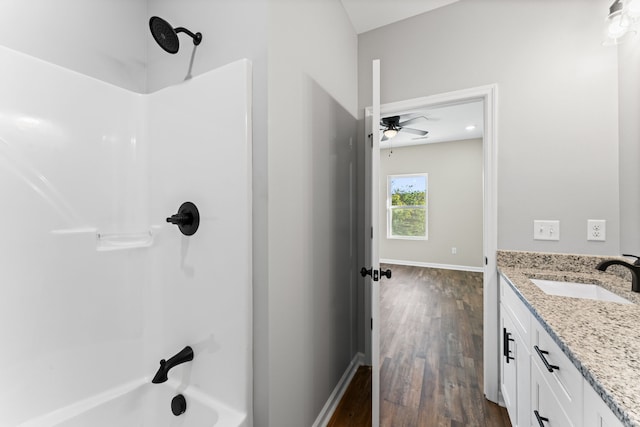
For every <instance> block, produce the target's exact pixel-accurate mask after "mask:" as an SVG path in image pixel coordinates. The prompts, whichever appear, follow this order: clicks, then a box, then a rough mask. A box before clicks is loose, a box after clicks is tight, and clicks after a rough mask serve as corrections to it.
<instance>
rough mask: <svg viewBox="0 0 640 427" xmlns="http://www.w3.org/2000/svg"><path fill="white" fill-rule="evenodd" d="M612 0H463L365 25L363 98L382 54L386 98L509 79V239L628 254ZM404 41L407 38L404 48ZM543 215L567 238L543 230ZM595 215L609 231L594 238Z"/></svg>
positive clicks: (502, 96)
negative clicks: (607, 29) (548, 236)
mask: <svg viewBox="0 0 640 427" xmlns="http://www.w3.org/2000/svg"><path fill="white" fill-rule="evenodd" d="M609 5H610V2H608V1H602V0H598V1H593V2H584V1H580V0H563V1H559V2H554V4H553V7H552V8H550V6H549V5H548V4H547V3H545V2H541V1H537V0H525V1H518V2H506V1H499V0H461V1H459V2H457V3H454V4H451V5H448V6H445V7H442V8H439V9H437V10H434V11H432V12H429V13H426V14H423V15H419V16H417V17H414V18H410V19H407V20H404V21H402V22H399V23H395V24H392V25H389V26H386V27H383V28H380V29H377V30H373V31H370V32H367V33H364V34H361V35H360V36H359V38H358V45H359V70H360V71H359V107H361V108H364V107H365V106H367V105H368V104H370V102H371V89H370V86H371V73H370V71H369V70H370V63H371V60H372V59H374V58H379V59H380V60H381V78H382V83H381V86H382V87H381V93H382V102H383V103H386V102H392V101H400V100H405V99H411V98H416V97H420V96H427V95H431V94H438V93H443V92H447V91H452V90H458V89H464V88H469V87H474V86H480V85H485V84H492V83H497V84H498V204H499V206H498V218H499V222H498V247H499V248H500V249H520V250H538V251H549V252H569V253H595V254H617V253H619V248H620V232H619V227H620V220H619V217H620V209H619V197H618V143H617V141H618V114H617V111H618V74H617V58H616V51H615V49H613V50H612V49H608V48H605V47H603V46H602V45H601V35H602V22H603V19H604V17H605V14H606V12H607V8H608V7H609ZM399 46H402V48H398V47H399ZM534 219H557V220H560V234H561V240H560V241H559V242H543V241H534V240H533V220H534ZM587 219H605V220H607V241H606V242H588V241H587V240H586V227H587Z"/></svg>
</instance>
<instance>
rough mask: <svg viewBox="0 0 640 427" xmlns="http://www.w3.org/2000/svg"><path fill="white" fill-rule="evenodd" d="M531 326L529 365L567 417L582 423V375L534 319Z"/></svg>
mask: <svg viewBox="0 0 640 427" xmlns="http://www.w3.org/2000/svg"><path fill="white" fill-rule="evenodd" d="M532 323H533V324H534V326H533V341H532V348H531V358H532V359H533V365H535V366H536V367H537V368H538V369H539V370H540V372H541V373H542V374H543V376H544V378H545V379H546V381H547V383H548V384H549V387H550V389H551V390H552V391H553V394H554V395H555V396H556V398H557V399H558V404H559V405H560V406H561V407H562V408H563V409H564V411H565V412H566V414H567V416H568V417H569V418H570V419H571V420H574V421H575V420H580V419H582V382H583V379H582V375H581V374H580V372H579V371H578V369H576V367H575V366H573V363H571V361H570V360H569V358H568V357H567V356H566V355H565V354H564V353H563V352H562V350H560V347H559V346H558V345H557V344H556V343H555V341H553V339H551V336H549V334H548V333H547V331H545V330H544V329H543V328H542V325H541V324H540V323H539V322H538V321H537V320H535V319H534V320H533V321H532ZM545 360H546V362H547V363H546V364H545ZM532 370H533V367H532ZM534 425H535V424H534ZM577 425H580V423H577Z"/></svg>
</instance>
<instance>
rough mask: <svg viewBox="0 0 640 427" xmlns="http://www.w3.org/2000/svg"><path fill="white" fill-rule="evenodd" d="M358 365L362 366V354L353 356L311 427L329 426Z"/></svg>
mask: <svg viewBox="0 0 640 427" xmlns="http://www.w3.org/2000/svg"><path fill="white" fill-rule="evenodd" d="M360 365H364V354H362V353H357V354H356V355H355V356H353V359H352V360H351V363H349V366H347V370H346V371H344V374H342V378H340V381H338V384H336V387H335V388H334V389H333V392H332V393H331V395H330V396H329V399H328V400H327V403H325V404H324V407H323V408H322V410H321V411H320V414H318V417H317V418H316V420H315V422H314V423H313V426H312V427H326V425H327V424H329V421H331V417H332V416H333V413H334V412H335V410H336V408H337V407H338V403H340V399H342V396H343V395H344V392H345V391H347V387H348V386H349V383H350V382H351V379H352V378H353V376H354V375H355V374H356V371H357V370H358V367H359V366H360Z"/></svg>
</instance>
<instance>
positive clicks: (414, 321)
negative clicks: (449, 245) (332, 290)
mask: <svg viewBox="0 0 640 427" xmlns="http://www.w3.org/2000/svg"><path fill="white" fill-rule="evenodd" d="M382 268H383V269H386V268H391V269H392V271H393V277H392V278H391V279H390V280H386V279H385V280H383V281H381V282H380V314H381V319H380V323H381V333H380V361H381V368H380V378H381V387H380V425H381V426H384V427H402V426H406V427H423V426H426V427H431V426H434V427H435V426H438V427H439V426H448V427H458V426H495V427H502V426H505V427H510V426H511V424H510V422H509V418H508V415H507V413H506V410H505V409H504V408H501V407H499V406H498V405H495V404H493V403H490V402H489V401H487V400H486V399H485V398H484V395H483V393H482V382H483V370H482V369H483V366H482V274H481V273H470V272H460V271H452V270H438V269H430V268H419V267H407V266H398V265H384V266H382ZM358 374H359V375H364V376H366V375H367V374H368V375H369V379H368V381H370V370H368V371H367V370H364V371H363V372H360V371H359V373H358ZM358 374H357V375H356V377H355V378H354V380H353V381H352V384H351V385H350V386H349V389H348V390H347V392H346V393H345V396H344V397H343V401H342V402H341V403H340V405H339V408H338V409H341V408H352V409H347V410H346V411H342V410H341V411H338V410H336V412H335V414H334V417H333V418H332V420H331V423H330V424H329V425H330V426H332V427H337V426H349V427H355V426H363V427H364V426H370V425H371V419H370V418H367V419H366V420H365V419H364V417H360V416H358V415H356V411H358V408H361V409H360V410H361V411H365V410H366V408H365V407H366V405H364V404H362V403H360V404H353V405H352V404H351V403H349V401H350V400H351V399H353V394H354V393H355V394H356V395H357V391H358V390H359V391H360V396H357V398H358V399H362V396H369V399H370V385H367V384H370V383H367V379H364V380H363V379H361V378H358ZM356 382H357V384H358V385H355V384H356ZM352 385H353V386H354V389H355V391H352V393H351V394H350V393H349V392H350V391H351V386H352ZM348 396H349V397H348ZM343 403H344V405H343ZM368 408H369V409H368V411H369V412H370V408H371V406H370V400H369V406H368ZM356 420H363V421H362V422H363V423H362V424H359V423H357V422H356Z"/></svg>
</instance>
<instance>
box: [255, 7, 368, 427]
mask: <svg viewBox="0 0 640 427" xmlns="http://www.w3.org/2000/svg"><path fill="white" fill-rule="evenodd" d="M268 63H269V68H268V70H269V77H268V79H269V101H268V102H269V150H268V164H269V182H268V186H269V203H268V205H269V212H268V224H269V225H268V232H269V246H268V249H269V251H268V254H269V257H268V263H269V269H268V274H269V281H268V282H269V374H270V379H269V392H270V393H269V408H270V413H269V425H270V426H277V427H300V426H310V425H312V424H313V422H314V420H315V418H316V417H317V415H318V413H319V412H320V410H321V409H322V407H323V405H324V404H325V402H326V401H327V398H328V397H329V395H330V393H331V391H332V390H333V388H334V387H335V385H336V384H337V382H338V380H339V379H340V377H341V375H342V374H343V373H344V371H345V369H346V368H347V366H348V364H349V362H350V360H351V358H352V357H353V356H354V354H355V353H356V336H357V333H358V331H357V329H356V326H357V324H356V319H355V317H354V316H355V313H354V310H353V309H352V307H354V306H355V298H356V294H355V290H356V288H355V287H356V280H355V276H354V274H355V268H353V267H354V265H353V259H354V256H355V251H356V249H357V248H356V246H355V232H354V230H355V212H353V209H351V206H352V203H351V201H352V200H353V199H354V198H355V196H354V194H353V193H354V192H355V185H354V183H355V180H354V177H355V169H354V161H355V157H354V155H355V153H354V150H353V149H352V148H353V146H355V138H356V128H355V126H356V119H355V116H356V103H357V98H356V96H357V94H356V90H357V84H356V79H357V68H356V63H357V37H356V35H355V32H354V31H353V29H352V27H351V24H350V22H349V20H348V18H347V16H346V14H345V12H344V10H343V8H342V4H341V3H340V1H339V0H330V1H316V0H288V1H287V0H277V1H273V2H271V3H270V8H269V57H268ZM264 425H266V424H265V423H262V422H260V423H256V426H264Z"/></svg>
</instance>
